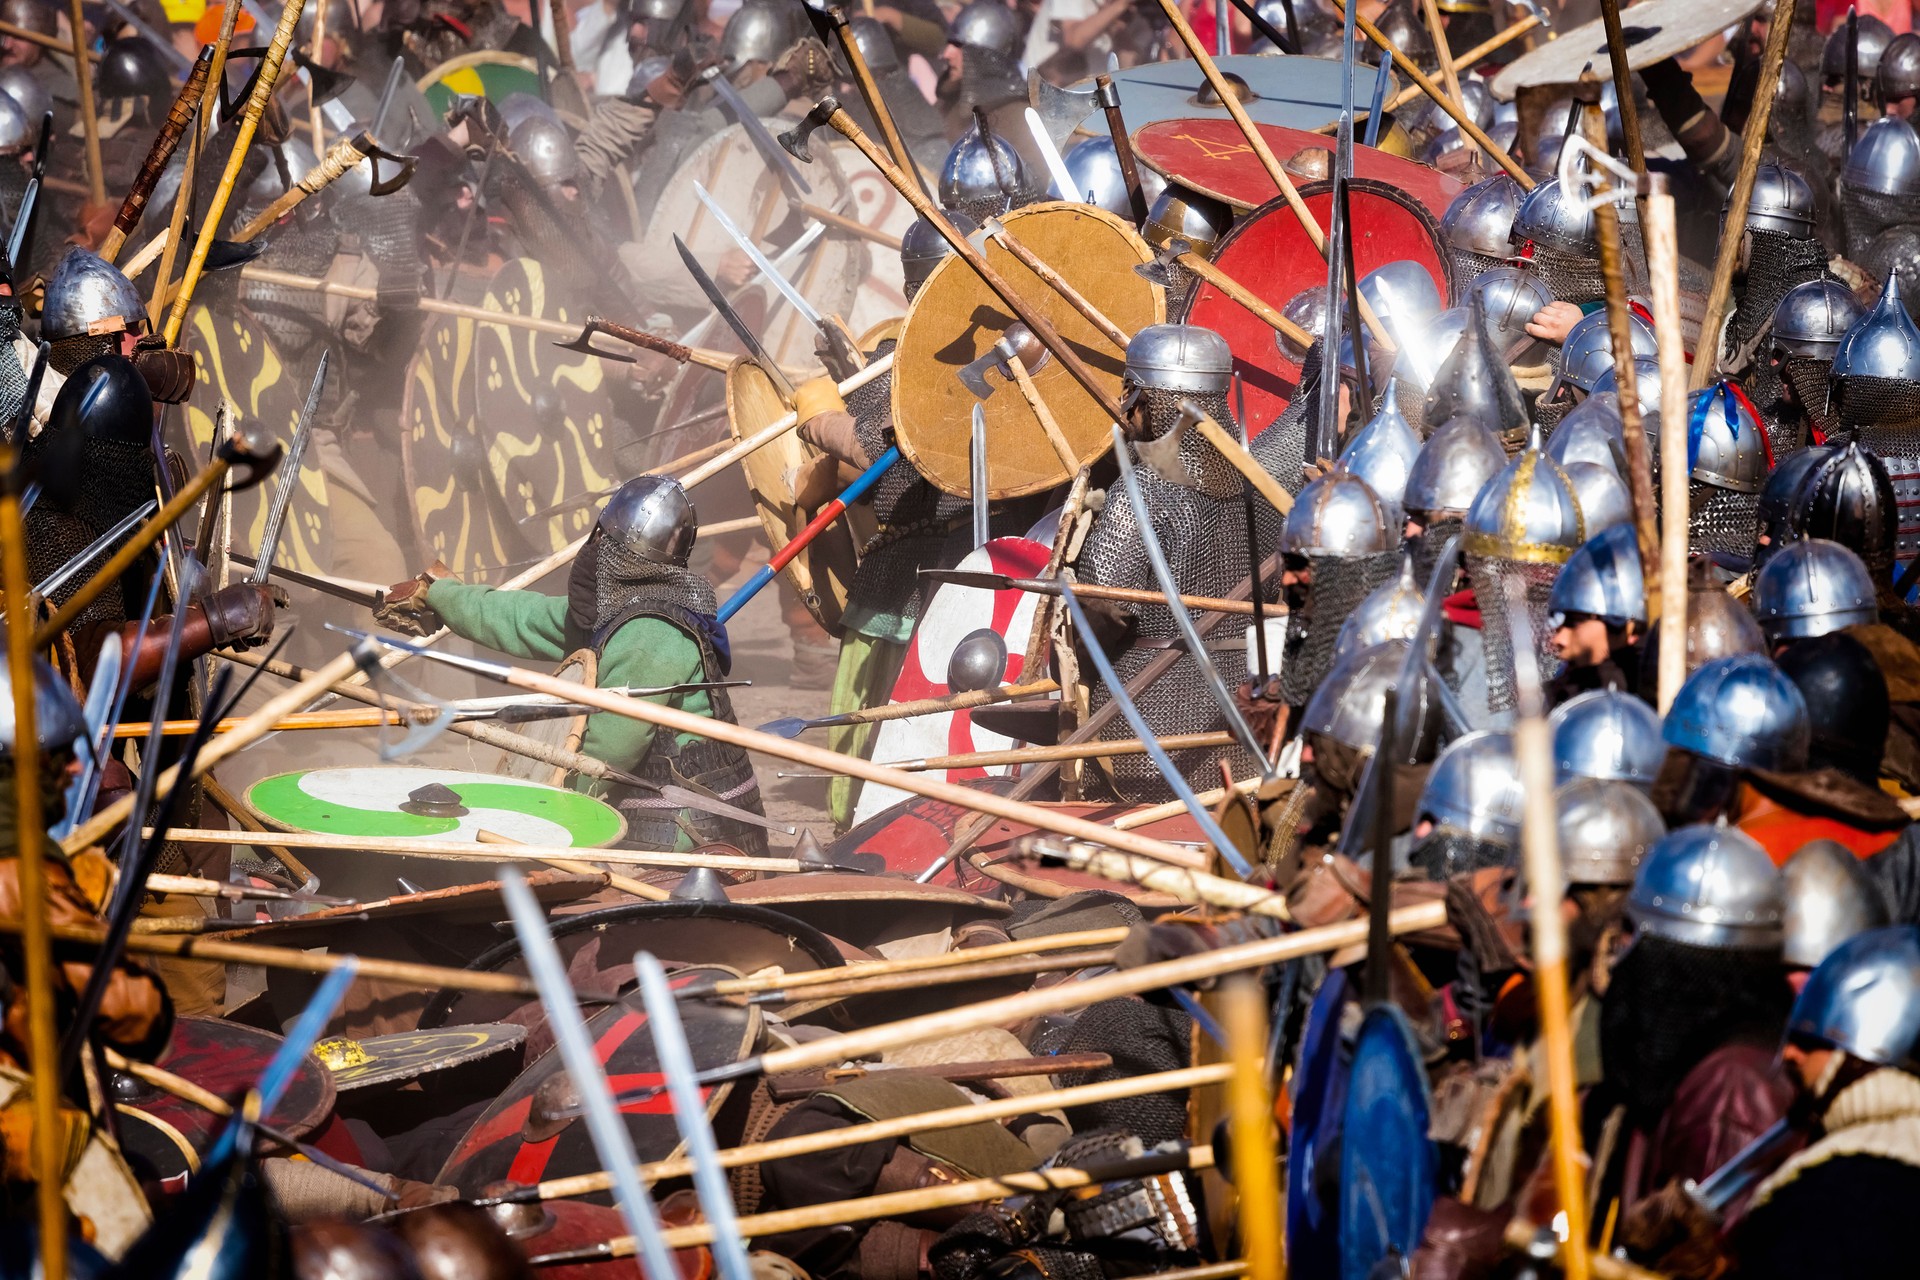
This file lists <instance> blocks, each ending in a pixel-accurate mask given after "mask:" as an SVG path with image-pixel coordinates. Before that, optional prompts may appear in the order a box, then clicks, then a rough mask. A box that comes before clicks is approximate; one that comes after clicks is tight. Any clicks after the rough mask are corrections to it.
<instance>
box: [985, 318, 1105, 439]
mask: <svg viewBox="0 0 1920 1280" xmlns="http://www.w3.org/2000/svg"><path fill="white" fill-rule="evenodd" d="M1047 359H1048V357H1047V351H1046V348H1045V347H1042V346H1041V345H1040V344H1039V343H1038V342H1037V341H1035V340H1034V336H1033V334H1032V333H1031V332H1030V331H1029V330H1028V329H1027V327H1026V326H1025V325H1019V324H1015V325H1009V326H1008V327H1007V331H1006V332H1005V333H1004V334H1002V335H1001V336H1000V341H998V342H996V343H994V344H993V345H992V346H991V347H988V348H987V349H986V351H984V352H983V353H981V356H980V358H979V359H978V360H975V361H974V362H973V363H972V364H969V365H967V366H965V367H964V368H962V369H961V370H960V381H961V382H962V383H963V384H964V385H965V386H966V388H967V390H969V391H971V392H973V394H974V395H976V396H978V397H979V398H980V399H981V400H985V399H986V398H987V397H989V396H991V395H992V394H993V384H992V383H991V382H988V381H987V370H989V369H998V370H999V371H1000V372H1001V373H1002V374H1004V375H1005V376H1006V378H1007V379H1008V381H1010V382H1012V383H1013V384H1014V385H1015V386H1017V387H1019V388H1020V395H1021V396H1022V397H1023V398H1024V399H1025V400H1026V402H1027V407H1028V408H1029V409H1031V410H1033V416H1034V417H1036V418H1038V419H1039V420H1040V430H1042V431H1044V432H1045V433H1046V435H1047V443H1048V444H1050V445H1052V446H1053V451H1054V453H1055V454H1057V455H1059V458H1060V464H1061V465H1062V466H1064V467H1065V468H1066V469H1067V474H1068V475H1072V474H1073V473H1074V472H1076V471H1078V470H1080V467H1081V465H1082V464H1081V461H1080V457H1079V455H1078V454H1077V453H1075V452H1074V448H1073V445H1072V444H1071V443H1069V442H1068V440H1067V437H1066V435H1065V433H1063V432H1062V431H1061V430H1060V423H1059V422H1058V421H1057V420H1056V419H1055V418H1054V416H1053V411H1052V410H1051V409H1049V408H1047V402H1046V401H1044V400H1042V399H1041V398H1040V389H1039V388H1038V387H1036V386H1034V385H1033V376H1032V374H1031V372H1030V370H1031V369H1037V368H1039V367H1040V366H1041V365H1042V364H1044V363H1046V361H1047ZM1029 362H1031V364H1029ZM974 412H975V413H976V414H978V413H979V412H980V406H979V405H975V406H974ZM1095 456H1098V455H1095Z"/></svg>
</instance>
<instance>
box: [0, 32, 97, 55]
mask: <svg viewBox="0 0 1920 1280" xmlns="http://www.w3.org/2000/svg"><path fill="white" fill-rule="evenodd" d="M0 36H12V37H13V38H14V39H15V40H24V41H26V42H27V43H28V44H37V45H39V46H40V47H41V48H42V49H51V50H53V51H54V52H55V53H59V54H64V55H66V56H67V57H68V58H72V57H73V45H71V44H69V43H68V42H67V41H65V40H62V39H60V38H59V37H58V36H49V35H42V34H41V33H40V32H38V31H35V30H33V29H32V28H31V27H17V26H15V25H14V24H13V23H11V22H0ZM87 58H88V60H89V61H92V62H98V61H100V55H99V54H98V53H96V52H94V51H93V50H92V49H89V50H87Z"/></svg>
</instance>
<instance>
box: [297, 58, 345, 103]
mask: <svg viewBox="0 0 1920 1280" xmlns="http://www.w3.org/2000/svg"><path fill="white" fill-rule="evenodd" d="M292 57H293V61H294V63H295V65H297V66H298V67H299V68H300V69H301V70H302V71H304V72H306V73H307V84H308V86H309V87H310V88H311V89H312V92H313V105H314V106H316V107H317V106H320V105H321V104H322V103H327V102H332V101H333V100H334V99H335V98H337V97H339V96H340V95H341V94H342V93H344V92H346V88H347V86H348V85H350V84H352V83H353V82H354V81H353V77H352V76H350V75H348V74H346V73H345V72H343V71H334V70H332V69H331V68H329V67H323V66H321V65H320V64H319V63H318V62H315V61H314V60H313V59H312V58H309V57H308V56H307V55H306V54H305V53H303V52H301V51H300V50H298V49H296V50H294V52H293V55H292Z"/></svg>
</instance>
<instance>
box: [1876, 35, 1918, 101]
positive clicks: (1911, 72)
mask: <svg viewBox="0 0 1920 1280" xmlns="http://www.w3.org/2000/svg"><path fill="white" fill-rule="evenodd" d="M1874 93H1875V95H1876V97H1877V99H1878V101H1879V102H1880V104H1881V105H1882V106H1884V105H1886V104H1887V103H1889V102H1899V101H1900V100H1901V99H1903V98H1911V97H1913V96H1914V95H1915V94H1920V35H1915V34H1914V33H1913V32H1911V31H1902V32H1901V33H1900V34H1899V35H1897V36H1895V37H1894V38H1893V39H1892V40H1890V41H1889V42H1888V43H1887V47H1886V50H1885V51H1884V52H1882V53H1881V55H1880V66H1879V68H1878V70H1877V71H1876V72H1875V73H1874Z"/></svg>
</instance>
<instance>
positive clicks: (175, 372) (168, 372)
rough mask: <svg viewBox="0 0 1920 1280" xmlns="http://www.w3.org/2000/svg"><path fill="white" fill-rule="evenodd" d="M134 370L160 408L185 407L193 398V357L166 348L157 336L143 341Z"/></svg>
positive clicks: (135, 349)
mask: <svg viewBox="0 0 1920 1280" xmlns="http://www.w3.org/2000/svg"><path fill="white" fill-rule="evenodd" d="M133 367H134V368H136V369H138V370H139V371H140V376H141V378H143V379H144V380H145V381H146V384H147V390H148V391H150V392H152V393H153V398H154V399H155V400H156V401H157V402H159V403H160V404H185V403H186V402H187V397H188V396H191V395H192V394H193V384H194V378H195V373H194V365H193V356H192V355H191V354H189V353H188V352H185V351H181V350H178V349H177V348H174V347H169V346H167V345H166V341H165V339H163V338H161V337H159V336H158V335H157V334H156V335H152V336H149V337H145V338H142V339H140V345H139V346H137V347H135V348H134V351H133Z"/></svg>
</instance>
